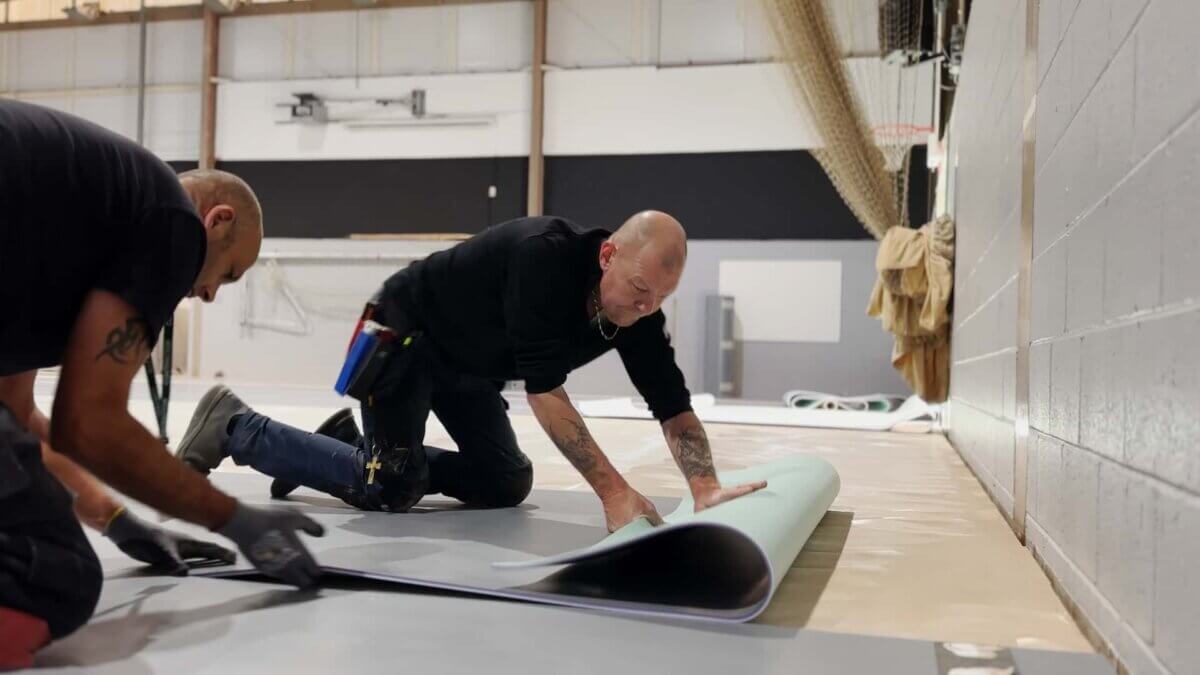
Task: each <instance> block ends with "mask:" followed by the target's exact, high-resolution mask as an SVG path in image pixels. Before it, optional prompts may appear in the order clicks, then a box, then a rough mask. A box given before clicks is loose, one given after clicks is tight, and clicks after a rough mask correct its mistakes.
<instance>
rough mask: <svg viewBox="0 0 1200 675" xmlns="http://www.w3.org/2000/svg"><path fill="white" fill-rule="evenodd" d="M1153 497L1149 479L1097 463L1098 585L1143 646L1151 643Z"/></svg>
mask: <svg viewBox="0 0 1200 675" xmlns="http://www.w3.org/2000/svg"><path fill="white" fill-rule="evenodd" d="M1156 494H1157V491H1156V490H1155V488H1154V487H1153V485H1152V484H1151V482H1150V481H1149V479H1146V478H1144V477H1142V476H1140V475H1138V474H1136V473H1134V472H1133V471H1130V470H1129V469H1127V468H1125V467H1123V466H1120V465H1118V464H1115V463H1113V462H1101V464H1100V514H1099V520H1098V523H1097V525H1098V526H1097V559H1096V583H1097V586H1098V587H1099V588H1100V591H1101V592H1102V593H1104V595H1105V596H1106V597H1107V598H1108V599H1109V601H1110V602H1112V604H1113V606H1114V607H1116V609H1117V611H1118V612H1120V614H1121V616H1122V618H1123V619H1124V620H1125V622H1126V623H1128V624H1129V625H1130V626H1132V627H1133V628H1134V630H1136V631H1137V633H1138V635H1139V636H1140V637H1141V638H1142V639H1143V640H1146V641H1151V640H1153V637H1154V630H1153V628H1154V622H1153V601H1154V550H1155V532H1156V529H1155V528H1156V514H1157V510H1156V501H1155V500H1156Z"/></svg>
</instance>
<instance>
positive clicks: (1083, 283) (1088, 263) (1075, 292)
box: [1066, 210, 1107, 332]
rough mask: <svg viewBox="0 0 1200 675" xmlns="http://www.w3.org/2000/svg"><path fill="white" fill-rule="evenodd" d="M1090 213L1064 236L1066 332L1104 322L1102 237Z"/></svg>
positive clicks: (1099, 225) (1098, 223)
mask: <svg viewBox="0 0 1200 675" xmlns="http://www.w3.org/2000/svg"><path fill="white" fill-rule="evenodd" d="M1106 214H1107V211H1103V210H1100V211H1094V212H1092V213H1091V214H1089V215H1088V216H1087V217H1085V218H1084V219H1083V220H1082V221H1081V222H1080V223H1079V224H1077V225H1076V226H1075V227H1074V228H1072V229H1071V232H1070V233H1069V234H1068V235H1067V238H1066V245H1067V282H1066V283H1067V298H1066V310H1067V317H1066V330H1067V331H1068V332H1070V331H1075V330H1079V329H1080V328H1084V327H1087V326H1091V325H1093V324H1098V323H1100V321H1101V320H1102V319H1103V318H1104V235H1105V229H1106V228H1105V226H1104V222H1103V220H1102V217H1103V216H1104V215H1106Z"/></svg>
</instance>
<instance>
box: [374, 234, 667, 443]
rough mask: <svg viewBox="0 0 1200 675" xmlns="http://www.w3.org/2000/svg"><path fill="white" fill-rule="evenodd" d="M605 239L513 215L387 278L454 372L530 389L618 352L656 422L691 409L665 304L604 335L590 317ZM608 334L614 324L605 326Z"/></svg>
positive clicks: (553, 383)
mask: <svg viewBox="0 0 1200 675" xmlns="http://www.w3.org/2000/svg"><path fill="white" fill-rule="evenodd" d="M610 235H611V233H610V232H608V231H607V230H603V229H584V228H582V227H580V226H579V225H576V224H575V223H572V222H570V221H567V220H564V219H562V218H554V217H541V218H520V219H517V220H511V221H508V222H506V223H501V224H499V225H495V226H493V227H491V228H488V229H487V230H485V231H484V232H481V233H480V234H478V235H476V236H474V237H472V238H471V239H469V240H467V241H464V242H462V243H461V244H458V245H456V246H454V247H453V248H450V249H447V250H445V251H439V252H437V253H434V254H433V255H430V256H429V257H428V258H426V259H425V260H422V261H420V262H416V263H413V264H412V265H410V266H409V267H407V268H405V269H403V270H401V271H400V272H398V273H396V274H394V275H393V276H392V277H391V278H390V279H388V281H387V282H386V283H385V284H384V295H385V297H386V299H387V300H388V301H392V302H395V303H397V304H398V305H399V306H400V307H401V308H403V309H404V310H405V312H406V313H407V314H409V315H410V316H411V317H412V319H413V320H414V321H415V322H416V323H417V324H418V325H420V326H421V327H422V328H423V329H424V330H425V332H426V335H427V336H428V338H429V339H430V340H431V341H432V342H433V344H434V345H436V347H437V348H438V351H439V353H440V355H441V356H442V358H443V359H445V361H446V362H447V363H448V364H449V365H451V366H452V367H454V368H455V369H457V370H460V371H461V372H464V373H467V374H471V375H478V376H481V377H488V378H492V379H497V380H524V381H525V390H526V391H527V392H529V393H534V394H537V393H544V392H547V391H550V390H552V389H554V388H556V387H559V386H561V385H562V384H563V383H564V382H566V379H567V374H568V373H569V372H571V371H572V370H574V369H575V368H578V367H580V366H582V365H584V364H586V363H589V362H591V361H593V360H595V359H596V358H597V357H599V356H601V355H602V354H604V353H605V352H607V351H608V350H609V349H613V348H616V350H617V353H618V354H619V355H620V357H621V361H622V363H624V365H625V370H626V372H627V373H628V374H629V378H630V380H631V381H632V382H633V385H634V387H636V388H637V390H638V392H639V393H640V394H641V395H642V397H643V398H645V399H646V402H647V404H648V405H649V407H650V411H651V412H652V413H653V414H654V416H655V418H657V419H659V420H667V419H670V418H672V417H674V416H675V415H678V414H679V413H681V412H685V411H688V410H691V396H690V394H689V393H688V390H687V387H686V385H685V383H684V378H683V373H682V372H680V370H679V367H678V366H677V365H676V363H675V350H674V348H672V347H671V339H670V336H669V335H668V334H667V331H666V320H665V318H664V316H663V313H662V310H659V311H657V312H655V313H654V314H651V315H649V316H646V317H643V318H641V319H640V320H638V321H637V322H636V323H635V324H633V325H632V326H630V327H628V328H622V329H621V330H620V331H619V332H618V333H617V335H616V337H615V338H614V339H613V340H611V341H609V340H605V339H604V338H603V337H602V336H601V335H600V331H599V330H598V329H597V326H596V324H595V323H594V322H593V321H591V320H590V319H589V317H588V311H587V307H588V305H587V301H588V297H589V294H590V292H591V290H592V289H593V288H594V287H595V285H596V283H597V282H598V281H599V279H600V273H601V272H600V263H599V252H600V244H601V243H603V242H604V240H605V239H607V238H608V237H609V236H610ZM607 330H608V331H609V334H610V335H611V331H612V330H613V327H611V326H609V327H608V328H607Z"/></svg>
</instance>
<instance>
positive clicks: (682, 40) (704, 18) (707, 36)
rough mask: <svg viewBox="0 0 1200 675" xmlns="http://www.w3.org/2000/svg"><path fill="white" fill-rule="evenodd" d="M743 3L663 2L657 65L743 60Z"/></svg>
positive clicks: (719, 0) (727, 0)
mask: <svg viewBox="0 0 1200 675" xmlns="http://www.w3.org/2000/svg"><path fill="white" fill-rule="evenodd" d="M744 17H745V12H744V4H743V3H742V2H737V1H733V2H731V1H730V0H663V3H662V49H661V59H662V60H661V63H664V64H687V63H729V62H737V61H743V60H745V59H746V49H745V47H746V26H745V22H744V21H743V18H744Z"/></svg>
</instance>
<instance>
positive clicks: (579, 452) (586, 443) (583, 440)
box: [550, 417, 600, 477]
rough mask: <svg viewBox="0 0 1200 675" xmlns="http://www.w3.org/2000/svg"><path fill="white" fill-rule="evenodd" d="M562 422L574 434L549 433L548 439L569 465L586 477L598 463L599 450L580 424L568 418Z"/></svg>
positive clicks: (585, 428)
mask: <svg viewBox="0 0 1200 675" xmlns="http://www.w3.org/2000/svg"><path fill="white" fill-rule="evenodd" d="M562 420H563V421H564V422H566V423H567V424H569V425H571V427H572V428H573V429H574V433H571V432H568V433H565V434H558V433H554V432H553V431H551V432H550V438H552V439H553V440H554V444H555V445H557V446H558V449H559V450H561V451H562V454H563V456H565V457H566V458H567V460H568V461H570V462H571V465H572V466H574V467H575V468H576V469H578V470H579V473H581V474H583V475H584V477H587V476H588V474H590V473H591V472H592V471H593V470H594V469H595V468H596V465H597V463H598V462H599V454H600V448H599V447H597V446H596V441H595V440H594V439H593V438H592V435H591V434H590V433H589V432H588V430H587V427H585V426H583V423H582V422H578V421H576V420H573V419H570V418H568V417H564V418H562Z"/></svg>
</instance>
